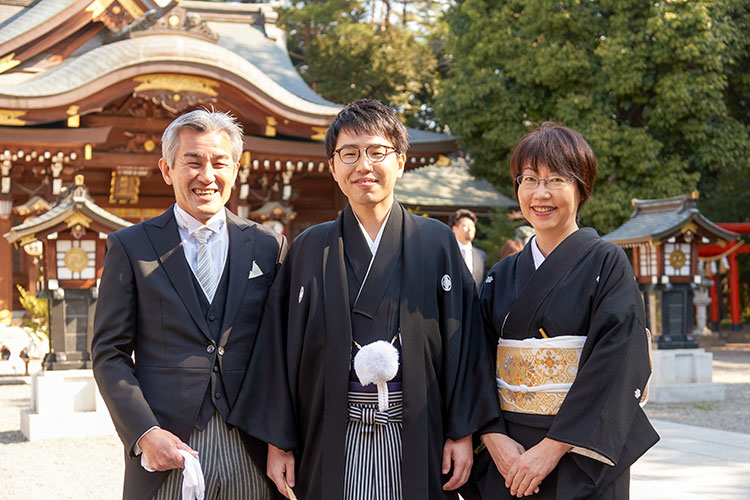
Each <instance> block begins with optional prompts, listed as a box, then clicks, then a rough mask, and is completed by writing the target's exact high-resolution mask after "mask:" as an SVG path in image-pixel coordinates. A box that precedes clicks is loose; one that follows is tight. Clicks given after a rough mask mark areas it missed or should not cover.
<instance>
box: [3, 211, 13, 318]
mask: <svg viewBox="0 0 750 500" xmlns="http://www.w3.org/2000/svg"><path fill="white" fill-rule="evenodd" d="M11 226H12V221H11V218H10V217H7V218H5V217H0V310H2V309H8V310H9V311H12V310H13V248H12V247H11V244H10V243H8V240H6V239H5V238H3V235H4V234H5V233H7V232H8V231H10V228H11Z"/></svg>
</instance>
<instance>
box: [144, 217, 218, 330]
mask: <svg viewBox="0 0 750 500" xmlns="http://www.w3.org/2000/svg"><path fill="white" fill-rule="evenodd" d="M144 229H145V230H146V235H148V238H149V240H151V245H152V246H153V247H154V250H155V251H156V255H157V257H158V258H159V262H160V263H161V266H162V268H163V269H164V272H166V273H167V276H168V277H169V281H170V282H171V283H172V286H173V287H174V290H175V292H176V293H177V295H179V296H180V299H182V303H183V304H185V308H186V309H187V310H188V313H190V316H191V317H192V318H193V321H195V323H196V324H197V325H198V327H199V328H200V330H201V332H203V334H204V335H205V336H206V337H207V338H208V339H211V334H210V332H209V330H208V323H206V318H204V317H203V315H202V314H201V308H200V304H199V303H198V295H197V293H196V291H195V285H193V281H192V279H191V277H190V275H191V274H192V273H193V271H192V270H191V269H190V266H189V265H188V263H187V259H186V258H185V252H184V250H183V249H182V240H180V233H179V231H178V229H177V221H175V218H174V208H172V207H170V208H169V209H167V211H166V212H164V213H163V214H162V215H160V216H158V217H155V218H154V219H151V220H150V221H147V222H146V223H145V224H144Z"/></svg>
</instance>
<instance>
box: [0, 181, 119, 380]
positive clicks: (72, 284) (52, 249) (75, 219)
mask: <svg viewBox="0 0 750 500" xmlns="http://www.w3.org/2000/svg"><path fill="white" fill-rule="evenodd" d="M83 181H84V178H83V175H80V174H79V175H77V176H76V177H75V184H74V185H73V186H72V187H70V188H68V189H65V190H64V191H63V195H62V196H61V197H60V200H59V201H58V202H57V203H56V204H55V205H53V206H52V207H51V208H50V209H49V211H47V212H46V213H44V214H42V215H40V216H39V217H35V218H33V219H31V220H30V221H28V222H25V223H23V224H21V225H19V226H15V227H13V228H11V230H10V232H9V233H7V234H6V235H5V238H6V239H7V241H8V243H11V244H14V245H16V246H19V247H27V246H29V245H34V244H38V243H37V242H39V243H41V246H42V249H41V255H43V258H44V271H45V274H46V276H45V282H44V285H45V286H44V289H43V290H42V291H41V292H40V293H39V295H40V296H41V297H43V298H46V299H47V304H48V310H49V338H50V350H49V353H48V354H47V356H46V358H45V359H44V363H43V366H44V368H45V369H47V370H61V369H62V370H69V369H82V368H91V355H90V351H91V337H92V335H93V321H94V306H95V304H96V298H97V296H98V284H99V279H100V278H101V274H102V268H103V266H104V253H105V251H106V238H107V235H109V233H111V232H113V231H116V230H118V229H122V228H124V227H127V226H130V225H131V223H130V222H128V221H126V220H123V219H120V218H119V217H117V216H115V215H112V214H111V213H109V212H107V211H106V210H104V209H102V208H101V207H99V206H98V205H97V204H96V203H95V202H94V200H93V199H92V198H91V197H90V196H89V193H88V188H87V187H86V186H85V185H84V182H83Z"/></svg>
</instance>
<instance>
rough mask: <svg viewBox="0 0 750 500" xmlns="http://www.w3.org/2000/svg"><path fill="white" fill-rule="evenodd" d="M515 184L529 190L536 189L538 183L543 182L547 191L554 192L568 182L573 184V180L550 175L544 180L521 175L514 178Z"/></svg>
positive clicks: (533, 176) (534, 176)
mask: <svg viewBox="0 0 750 500" xmlns="http://www.w3.org/2000/svg"><path fill="white" fill-rule="evenodd" d="M516 182H517V183H518V185H519V186H520V187H521V188H523V189H529V190H533V189H536V188H538V187H539V183H540V182H544V185H545V186H547V189H549V190H550V191H555V190H558V189H562V188H564V187H565V186H566V185H567V184H568V183H569V182H573V180H572V179H568V178H567V177H563V176H561V175H551V176H549V177H546V178H541V177H537V176H536V175H530V174H523V175H519V176H518V177H516Z"/></svg>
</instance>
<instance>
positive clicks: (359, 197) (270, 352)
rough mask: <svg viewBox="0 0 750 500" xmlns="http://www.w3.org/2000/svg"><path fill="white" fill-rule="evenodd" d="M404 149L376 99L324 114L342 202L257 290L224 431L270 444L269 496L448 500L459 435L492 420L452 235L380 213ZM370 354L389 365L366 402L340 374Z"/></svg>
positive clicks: (356, 381)
mask: <svg viewBox="0 0 750 500" xmlns="http://www.w3.org/2000/svg"><path fill="white" fill-rule="evenodd" d="M407 148H408V136H407V132H406V129H405V128H404V126H403V125H402V124H401V122H400V121H399V120H398V119H397V118H396V116H395V115H394V113H393V111H392V110H391V109H390V108H388V107H386V106H384V105H382V104H381V103H379V102H378V101H374V100H369V99H367V100H361V101H357V102H354V103H352V104H350V105H348V106H347V107H345V108H344V109H343V110H342V111H341V112H340V113H339V115H338V116H337V118H336V119H335V120H334V122H333V123H332V124H331V126H330V128H329V129H328V133H327V134H326V150H327V155H328V158H329V160H328V162H329V166H330V169H331V173H332V175H333V178H334V179H335V180H336V182H337V183H338V185H339V187H340V188H341V190H342V192H343V193H344V194H345V195H346V197H347V198H348V200H349V203H348V204H347V206H346V207H345V208H344V209H343V210H342V212H341V215H340V216H339V217H338V219H336V220H335V221H332V222H327V223H324V224H319V225H317V226H314V227H311V228H309V229H308V230H307V231H305V232H304V233H302V234H301V235H299V236H298V237H297V239H296V240H295V241H294V244H293V246H292V248H291V250H290V253H289V255H288V256H287V260H286V262H285V264H284V266H283V267H282V270H281V274H280V276H279V278H278V279H277V280H276V282H275V283H274V285H273V287H272V289H271V292H270V295H269V299H268V302H267V306H266V312H265V316H264V323H263V325H262V326H261V331H263V332H264V333H263V335H261V337H259V338H258V340H257V342H258V344H257V346H256V347H255V349H254V353H255V354H258V355H259V358H258V359H253V361H252V362H251V363H250V367H251V369H252V370H253V374H252V376H250V375H248V378H247V379H248V380H252V381H253V383H252V384H250V383H248V384H246V385H245V386H243V390H242V395H241V397H240V403H239V404H238V405H236V406H235V408H236V410H235V412H234V413H233V415H232V417H231V418H230V421H231V422H232V423H234V424H235V425H237V426H239V427H240V428H242V429H247V430H248V431H249V432H250V433H252V434H253V435H255V436H256V437H258V438H260V439H263V440H264V441H266V442H268V443H269V454H268V458H269V462H268V474H269V476H270V477H271V478H272V479H273V480H274V482H275V483H276V485H277V487H278V488H279V490H280V491H281V492H282V494H284V495H288V490H287V488H286V484H285V483H287V484H288V485H289V486H294V490H295V493H296V494H298V495H299V496H300V498H304V499H305V500H315V499H325V500H342V499H343V500H359V499H362V500H365V499H379V500H400V499H410V500H411V499H438V498H453V499H455V498H457V494H456V492H455V490H456V489H457V488H458V487H460V486H461V485H462V484H463V483H464V482H465V481H466V479H467V478H468V475H469V471H470V468H471V465H472V444H471V435H472V433H474V432H475V431H476V430H478V429H479V428H480V427H481V426H482V425H483V424H485V423H487V422H489V421H490V420H492V419H493V418H495V417H497V416H498V415H499V408H498V402H497V396H496V394H495V391H494V379H493V374H492V366H491V362H490V357H489V353H488V351H487V348H486V344H485V342H484V341H483V338H482V335H483V334H482V326H481V319H480V314H479V310H478V309H477V303H476V297H477V293H476V288H475V286H474V280H473V279H472V277H471V275H470V274H469V272H468V269H467V268H466V266H465V265H464V262H463V260H462V258H461V254H460V253H459V250H458V246H457V245H456V243H455V238H454V236H453V233H452V232H451V230H450V229H449V228H448V227H447V226H445V225H444V224H442V223H441V222H438V221H435V220H432V219H429V218H426V217H416V216H413V215H411V214H410V213H408V212H407V211H406V210H405V209H404V208H403V207H402V206H401V205H400V204H399V203H398V202H396V201H395V199H394V195H393V190H394V186H395V183H396V181H397V179H398V178H399V177H401V175H402V174H403V171H404V164H405V162H406V155H405V152H406V150H407ZM376 343H377V346H380V347H381V348H383V347H385V350H386V351H388V352H390V353H391V354H394V355H397V361H395V362H394V359H395V358H391V359H390V360H386V361H385V362H384V363H385V365H389V366H388V368H389V369H391V373H390V374H388V375H387V376H386V375H379V376H380V380H379V381H380V384H378V389H377V391H376V389H375V388H374V387H373V385H372V384H369V385H368V384H367V382H366V381H365V380H364V379H363V377H362V373H363V372H362V371H360V369H359V367H357V369H356V370H355V367H354V365H355V364H356V363H355V362H354V361H353V360H355V357H356V356H358V354H359V352H360V350H362V352H363V356H365V354H364V352H365V351H366V350H368V349H370V348H371V347H372V346H373V345H376ZM381 353H382V350H381ZM255 354H254V355H255ZM360 359H362V358H360ZM370 361H372V359H371V360H370ZM363 363H364V361H363ZM380 368H383V366H380ZM375 369H376V371H377V370H378V369H379V368H378V366H376V367H375ZM386 371H387V370H386ZM394 374H395V375H394ZM256 377H259V378H256ZM374 377H375V378H376V379H377V378H378V376H374ZM365 378H366V377H365ZM362 384H365V385H362Z"/></svg>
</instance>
